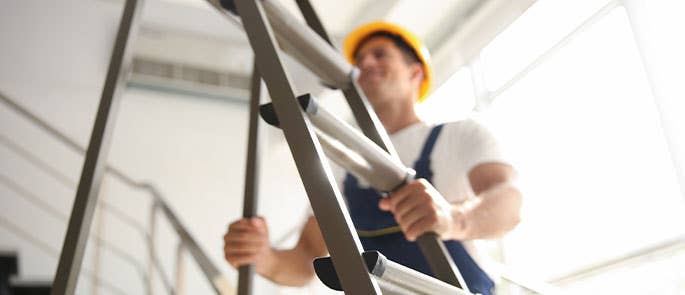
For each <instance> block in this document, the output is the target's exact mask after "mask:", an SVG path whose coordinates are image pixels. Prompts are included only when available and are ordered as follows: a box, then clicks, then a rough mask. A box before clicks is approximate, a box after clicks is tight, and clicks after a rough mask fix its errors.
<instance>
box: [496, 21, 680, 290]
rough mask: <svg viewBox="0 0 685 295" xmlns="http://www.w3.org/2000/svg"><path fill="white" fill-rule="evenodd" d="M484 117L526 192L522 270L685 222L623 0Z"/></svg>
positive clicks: (564, 262)
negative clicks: (498, 138) (496, 135)
mask: <svg viewBox="0 0 685 295" xmlns="http://www.w3.org/2000/svg"><path fill="white" fill-rule="evenodd" d="M486 117H487V118H488V119H489V120H491V123H492V127H493V129H494V130H495V131H496V133H497V134H500V135H501V136H502V141H503V146H504V147H505V148H506V149H508V151H509V152H510V153H511V155H512V159H513V160H514V162H515V164H516V165H517V168H518V169H519V172H520V176H521V177H520V186H521V188H522V190H523V192H524V194H525V199H524V220H523V222H522V223H521V225H520V226H519V228H518V229H516V230H515V231H514V232H513V233H511V234H510V235H509V236H507V237H506V239H505V243H506V257H507V262H508V263H510V264H513V266H514V268H515V269H520V270H523V271H525V272H528V273H531V274H535V275H537V276H538V277H540V278H544V279H551V278H554V277H556V276H559V275H562V274H565V273H568V272H570V271H573V270H575V269H577V268H580V267H585V266H588V265H591V264H593V263H596V262H600V261H604V260H606V259H609V258H614V257H617V256H619V255H621V254H624V253H627V252H630V251H634V250H636V249H639V248H641V247H645V246H648V245H653V244H655V243H657V242H659V241H662V240H664V239H667V238H670V237H674V236H678V235H681V234H683V233H684V232H685V231H684V230H683V224H685V214H683V212H685V204H684V202H683V199H682V196H681V195H680V191H679V187H678V184H677V180H676V176H675V171H674V167H673V163H672V161H671V158H670V155H669V153H668V149H667V147H666V143H665V139H664V136H663V132H662V129H661V127H660V123H659V116H658V113H657V111H656V107H655V104H654V98H653V96H652V93H651V92H650V88H649V84H648V82H647V78H646V75H645V72H644V69H643V67H642V64H641V61H640V57H639V54H638V51H637V48H636V45H635V42H634V39H633V37H632V33H631V30H630V27H629V24H628V20H627V17H626V14H625V11H624V10H623V8H617V9H615V10H614V11H612V12H611V13H610V14H609V15H607V16H606V17H604V18H603V19H601V20H600V21H599V22H598V23H596V24H595V25H594V26H592V27H591V28H589V30H588V31H586V32H584V33H583V34H581V35H579V36H578V38H577V39H575V40H574V41H573V42H571V43H569V44H568V45H567V46H566V47H565V48H563V49H562V50H560V52H559V53H558V54H557V55H555V56H553V57H552V58H550V59H549V60H548V61H547V62H546V63H544V64H542V65H541V66H539V67H538V68H537V69H535V70H534V71H532V72H531V73H530V74H529V75H528V76H526V77H525V78H523V79H522V80H521V81H520V82H519V83H517V84H516V85H514V86H513V87H512V88H510V89H509V90H508V91H506V92H504V93H503V94H502V95H501V96H500V97H499V98H498V100H497V101H496V102H495V105H494V106H493V108H492V109H491V110H490V111H489V112H488V113H487V114H486ZM655 275H656V274H655ZM616 283H619V282H616ZM611 287H612V286H610V285H605V286H604V288H606V289H604V290H596V291H597V292H599V293H603V292H604V293H607V292H605V291H611ZM608 293H611V292H608Z"/></svg>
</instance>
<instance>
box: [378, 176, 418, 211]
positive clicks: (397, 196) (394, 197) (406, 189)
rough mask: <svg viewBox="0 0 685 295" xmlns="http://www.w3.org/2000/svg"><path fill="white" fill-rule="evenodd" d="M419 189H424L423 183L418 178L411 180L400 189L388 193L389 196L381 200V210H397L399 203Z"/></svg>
mask: <svg viewBox="0 0 685 295" xmlns="http://www.w3.org/2000/svg"><path fill="white" fill-rule="evenodd" d="M419 189H422V183H420V182H419V181H416V180H414V181H412V182H409V183H407V184H405V185H404V186H402V187H400V188H399V189H397V190H396V191H394V192H392V193H390V195H388V197H387V198H385V199H384V200H381V202H379V204H378V206H379V207H380V209H381V210H385V211H392V212H395V209H396V207H397V204H399V203H402V201H404V199H406V198H407V197H408V196H410V195H412V194H413V193H414V192H415V191H416V190H419ZM385 200H387V201H385ZM383 203H385V204H383Z"/></svg>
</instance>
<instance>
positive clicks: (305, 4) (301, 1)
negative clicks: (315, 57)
mask: <svg viewBox="0 0 685 295" xmlns="http://www.w3.org/2000/svg"><path fill="white" fill-rule="evenodd" d="M295 2H297V6H298V7H299V8H300V11H301V12H302V16H304V20H305V21H306V22H307V25H308V26H309V27H310V28H312V30H314V32H316V33H317V34H318V35H319V36H320V37H321V38H322V39H324V40H325V41H326V42H328V44H331V46H333V42H331V38H330V37H328V33H326V28H325V27H324V26H323V23H322V22H321V20H320V19H319V16H318V15H317V14H316V11H315V10H314V7H313V6H312V4H311V2H309V0H296V1H295ZM333 47H335V46H333Z"/></svg>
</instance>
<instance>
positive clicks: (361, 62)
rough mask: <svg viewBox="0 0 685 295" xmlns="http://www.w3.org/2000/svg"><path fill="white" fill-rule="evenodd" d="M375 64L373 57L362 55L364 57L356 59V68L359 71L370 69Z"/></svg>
mask: <svg viewBox="0 0 685 295" xmlns="http://www.w3.org/2000/svg"><path fill="white" fill-rule="evenodd" d="M375 64H376V61H375V60H374V58H373V56H370V55H364V56H361V57H359V58H357V67H358V68H359V69H360V70H364V69H366V68H368V67H371V66H373V65H375Z"/></svg>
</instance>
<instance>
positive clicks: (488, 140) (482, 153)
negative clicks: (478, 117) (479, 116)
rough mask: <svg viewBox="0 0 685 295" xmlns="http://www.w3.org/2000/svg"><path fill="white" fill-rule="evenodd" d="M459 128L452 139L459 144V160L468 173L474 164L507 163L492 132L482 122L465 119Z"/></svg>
mask: <svg viewBox="0 0 685 295" xmlns="http://www.w3.org/2000/svg"><path fill="white" fill-rule="evenodd" d="M461 124H464V125H463V126H462V127H463V128H461V132H460V133H461V134H460V135H459V136H455V137H453V138H452V140H455V141H457V142H456V144H457V146H459V147H460V148H459V162H460V164H461V165H460V166H461V167H464V171H465V172H466V173H468V172H469V171H471V169H473V168H474V167H475V166H477V165H479V164H483V163H491V162H497V163H504V164H509V161H508V160H507V157H506V156H505V155H504V153H503V151H502V149H501V148H500V145H499V144H498V141H497V139H496V138H495V136H494V134H493V133H492V132H491V131H490V130H488V129H487V128H486V127H485V126H484V125H483V124H481V123H479V122H477V121H475V120H466V121H463V122H461Z"/></svg>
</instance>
